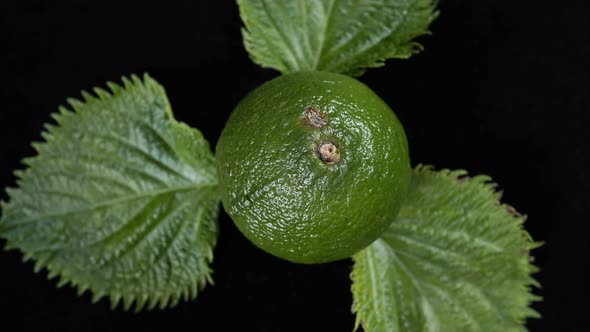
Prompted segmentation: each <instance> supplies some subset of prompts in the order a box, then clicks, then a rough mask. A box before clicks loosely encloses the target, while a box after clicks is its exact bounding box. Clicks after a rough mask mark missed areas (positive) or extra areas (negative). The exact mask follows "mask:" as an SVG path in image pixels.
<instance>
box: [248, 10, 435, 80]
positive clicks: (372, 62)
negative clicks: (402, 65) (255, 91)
mask: <svg viewBox="0 0 590 332" xmlns="http://www.w3.org/2000/svg"><path fill="white" fill-rule="evenodd" d="M238 4H239V6H240V16H241V17H242V20H243V21H244V25H245V29H243V35H244V44H245V46H246V49H247V50H248V52H249V53H250V56H251V57H252V60H253V61H254V62H256V63H257V64H259V65H260V66H262V67H270V68H274V69H276V70H278V71H280V72H282V73H283V74H286V73H289V72H295V71H302V70H322V71H330V72H335V73H342V74H348V75H352V76H360V75H361V74H362V73H363V72H364V70H365V68H372V67H381V66H383V62H384V60H385V59H389V58H399V59H407V58H409V57H410V56H411V55H412V54H414V53H416V52H417V51H419V50H420V49H421V46H420V45H419V44H418V43H416V42H414V41H412V40H413V39H414V38H416V37H418V36H420V35H424V34H427V33H428V26H429V24H430V23H431V22H432V21H433V20H434V18H435V17H436V15H437V13H436V12H434V8H435V3H434V1H432V0H290V1H275V0H238Z"/></svg>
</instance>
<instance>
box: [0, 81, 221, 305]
mask: <svg viewBox="0 0 590 332" xmlns="http://www.w3.org/2000/svg"><path fill="white" fill-rule="evenodd" d="M123 82H124V86H123V87H121V86H119V85H116V84H113V83H109V84H108V85H109V87H110V89H111V92H107V91H105V90H102V89H95V90H94V91H95V93H96V95H97V96H98V97H93V96H91V95H90V94H88V93H86V92H83V96H84V102H82V101H78V100H73V99H71V100H69V103H70V105H71V106H72V107H73V109H74V112H71V111H68V110H66V109H65V108H63V107H62V108H60V112H59V113H56V114H54V115H53V118H54V119H55V120H56V122H57V126H56V125H47V126H46V128H47V132H45V133H43V134H42V136H43V138H44V139H45V140H46V141H47V142H46V143H34V144H33V146H34V147H35V149H36V150H37V152H38V155H37V156H35V157H33V158H29V159H25V160H24V164H26V165H27V166H28V169H26V170H24V171H18V172H16V175H17V177H18V186H19V188H18V189H8V190H7V192H8V194H9V196H10V202H9V203H4V202H3V203H2V213H3V215H2V219H1V220H0V237H3V238H5V239H7V241H8V244H7V248H18V249H20V250H21V251H22V252H23V253H24V256H25V259H31V258H32V259H34V260H35V261H36V264H35V270H36V271H38V270H40V269H42V268H47V270H48V271H49V277H50V278H52V277H55V276H58V275H59V276H60V281H59V285H60V286H61V285H64V284H66V283H71V284H72V285H74V286H77V287H78V290H79V293H80V294H81V293H83V292H84V291H85V290H87V289H90V290H91V291H92V293H93V300H94V301H97V300H98V299H100V298H101V297H103V296H109V297H110V299H111V303H112V306H113V307H116V306H117V304H118V303H119V302H121V301H122V302H123V306H124V308H125V309H129V308H130V307H131V306H132V305H133V303H135V308H136V309H137V310H139V309H141V308H143V307H145V306H148V307H149V308H153V307H155V306H158V305H159V306H160V307H161V308H163V307H166V306H172V305H175V304H176V303H177V302H178V301H179V300H180V299H181V298H184V299H185V300H187V299H191V298H194V297H195V296H196V295H197V292H198V291H199V289H200V288H202V287H204V286H205V284H206V283H207V281H209V282H210V281H211V280H210V273H211V271H210V269H209V263H210V262H211V260H212V248H213V246H214V245H215V241H216V238H217V220H216V218H217V214H218V206H219V194H218V191H217V190H218V189H217V174H216V168H215V162H214V159H213V156H212V154H211V152H210V148H209V145H208V143H207V142H206V140H205V139H204V138H203V136H202V135H201V133H199V132H198V131H197V130H194V129H191V128H189V127H188V126H186V125H184V124H182V123H179V122H177V121H175V120H174V118H173V115H172V111H171V108H170V105H169V103H168V99H167V97H166V94H165V91H164V89H163V88H162V87H161V86H160V85H159V84H158V83H157V82H155V81H154V80H153V79H151V78H150V77H148V76H147V75H146V76H145V77H144V79H143V81H142V80H140V79H139V78H137V77H132V80H128V79H125V78H124V79H123Z"/></svg>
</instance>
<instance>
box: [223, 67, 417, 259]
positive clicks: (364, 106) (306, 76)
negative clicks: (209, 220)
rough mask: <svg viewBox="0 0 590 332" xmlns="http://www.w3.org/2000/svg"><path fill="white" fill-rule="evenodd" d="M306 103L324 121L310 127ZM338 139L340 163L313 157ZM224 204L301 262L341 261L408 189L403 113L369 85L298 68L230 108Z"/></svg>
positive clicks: (241, 224)
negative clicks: (323, 145) (395, 110)
mask: <svg viewBox="0 0 590 332" xmlns="http://www.w3.org/2000/svg"><path fill="white" fill-rule="evenodd" d="M309 107H312V108H314V109H315V110H319V111H320V112H323V113H324V114H325V116H326V118H327V119H328V121H327V124H326V125H324V126H322V127H321V128H317V127H314V126H306V125H305V123H304V121H302V115H303V113H304V111H305V109H306V108H309ZM322 142H331V143H333V144H335V145H336V146H337V147H338V148H339V150H340V154H341V158H340V161H339V162H337V163H335V164H332V165H328V164H326V163H324V162H322V160H321V159H320V158H319V157H318V153H317V149H318V146H319V145H320V144H321V143H322ZM216 155H217V160H218V168H219V175H220V183H221V188H222V192H223V194H222V196H223V197H222V200H223V205H224V207H225V209H226V211H227V213H228V214H229V215H230V216H231V218H232V219H233V221H234V222H235V224H236V225H237V227H238V228H239V229H240V231H241V232H242V233H243V234H244V235H245V236H246V237H247V238H248V239H250V241H252V242H253V243H254V244H255V245H257V246H258V247H259V248H261V249H263V250H265V251H267V252H269V253H271V254H273V255H275V256H278V257H281V258H284V259H286V260H289V261H292V262H297V263H323V262H329V261H334V260H338V259H343V258H346V257H349V256H351V255H352V254H354V253H356V252H357V251H359V250H361V249H363V248H364V247H366V246H367V245H369V244H371V243H372V242H373V241H374V240H376V239H377V238H378V237H379V236H380V235H381V234H382V233H383V232H384V231H385V230H386V229H387V227H388V226H389V225H390V223H391V222H392V221H393V220H394V218H395V216H396V215H397V213H398V211H399V208H400V204H401V202H402V201H403V198H404V196H405V193H406V190H407V188H408V184H409V180H410V176H411V168H410V160H409V155H408V143H407V139H406V136H405V133H404V130H403V128H402V125H401V124H400V122H399V120H398V119H397V117H396V116H395V114H394V113H393V112H392V111H391V109H390V108H389V107H388V106H387V105H386V104H385V103H384V102H383V101H382V100H381V99H380V98H379V97H378V96H377V95H376V94H375V93H374V92H373V91H371V89H369V88H368V87H367V86H366V85H364V84H362V83H361V82H359V81H357V80H355V79H353V78H351V77H348V76H344V75H339V74H334V73H326V72H298V73H293V74H288V75H283V76H280V77H278V78H276V79H274V80H271V81H269V82H266V83H265V84H263V85H262V86H260V87H259V88H257V89H256V90H254V91H253V92H251V93H250V94H249V95H248V96H247V97H246V98H244V99H243V100H242V101H241V102H240V104H239V105H238V106H237V107H236V109H235V110H234V111H233V113H232V114H231V117H230V119H229V121H228V122H227V124H226V127H225V129H224V130H223V133H222V135H221V137H220V140H219V143H218V145H217V148H216Z"/></svg>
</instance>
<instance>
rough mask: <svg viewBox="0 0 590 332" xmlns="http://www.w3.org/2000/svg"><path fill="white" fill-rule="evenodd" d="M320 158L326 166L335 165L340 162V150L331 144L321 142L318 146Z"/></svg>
mask: <svg viewBox="0 0 590 332" xmlns="http://www.w3.org/2000/svg"><path fill="white" fill-rule="evenodd" d="M318 156H319V157H320V159H321V160H322V161H323V162H324V164H326V165H334V164H335V163H337V162H339V161H340V150H339V149H338V147H337V146H336V145H335V144H334V143H331V142H321V143H320V145H319V146H318Z"/></svg>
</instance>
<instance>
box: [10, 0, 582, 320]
mask: <svg viewBox="0 0 590 332" xmlns="http://www.w3.org/2000/svg"><path fill="white" fill-rule="evenodd" d="M440 9H441V11H442V13H441V16H440V17H439V18H438V19H437V20H436V22H435V23H434V24H433V25H432V31H433V34H432V36H428V37H423V38H421V39H420V41H421V42H422V43H423V44H424V46H425V51H424V52H423V53H421V54H419V55H417V56H415V57H414V58H412V59H411V60H408V61H389V62H388V64H387V66H386V67H384V68H380V69H376V70H371V71H369V72H368V73H367V74H366V75H365V76H363V77H362V78H361V80H362V81H363V82H365V83H366V84H368V85H369V86H370V87H371V88H373V89H374V91H375V92H376V93H377V94H379V95H380V96H381V97H382V98H383V99H384V100H385V101H386V102H387V103H388V104H389V105H390V106H391V107H392V108H393V109H394V110H395V111H396V114H397V115H398V117H399V118H400V119H401V120H402V122H403V123H404V125H405V128H406V131H407V135H408V138H409V141H410V149H411V157H412V160H413V162H414V164H417V163H426V164H434V165H436V166H437V167H439V168H452V169H456V168H463V169H467V170H469V171H470V173H471V174H479V173H484V174H489V175H491V176H493V178H494V179H495V181H496V182H498V183H499V184H500V188H501V189H502V190H504V201H506V202H509V203H510V204H512V205H514V206H515V207H517V208H518V209H519V211H521V212H523V213H526V214H527V215H528V216H529V219H528V221H527V223H526V227H527V229H528V230H529V231H530V233H531V234H532V235H533V237H534V238H535V239H538V240H543V241H545V242H546V244H545V246H544V247H542V248H540V249H538V250H536V251H535V252H534V255H535V256H536V264H537V265H538V266H539V267H540V268H541V272H540V273H539V274H537V275H536V277H537V279H538V280H539V281H540V282H541V283H542V284H543V290H541V291H537V293H539V294H542V295H543V296H544V297H545V300H544V301H543V302H540V303H536V304H535V305H534V307H535V308H536V309H537V310H538V311H540V313H541V314H542V315H543V316H544V318H543V319H541V320H531V321H529V324H528V326H529V328H530V329H531V330H532V331H587V330H589V329H590V327H588V326H589V325H590V324H589V322H588V318H587V317H588V315H586V313H585V310H584V307H585V302H587V301H588V300H587V298H588V295H589V294H588V289H587V288H588V286H587V285H586V284H585V281H586V280H587V278H588V277H590V276H589V274H588V266H589V265H588V259H587V258H586V256H587V255H588V254H589V253H590V251H589V250H588V249H589V245H588V243H589V240H588V239H587V238H588V236H587V235H586V231H587V229H588V227H587V226H586V224H587V223H588V218H587V217H586V215H585V211H584V209H585V206H584V205H585V204H587V201H588V199H587V198H588V196H587V191H588V190H587V189H588V187H587V186H588V184H587V179H586V178H587V175H586V174H584V171H585V170H586V169H587V168H588V166H589V162H588V161H589V160H588V158H587V153H585V152H584V145H585V141H584V133H585V131H586V126H587V124H588V121H587V120H588V112H590V109H589V107H588V106H589V105H590V103H589V96H588V93H589V92H590V84H589V83H590V80H589V79H588V78H589V75H590V66H588V62H584V61H583V60H584V59H585V58H586V59H587V58H588V57H589V56H590V46H589V45H590V25H589V24H588V23H589V22H588V17H589V15H588V11H586V10H585V8H584V5H583V4H582V2H581V1H580V4H578V5H577V4H575V3H574V2H572V1H570V2H557V1H552V2H549V1H548V2H547V4H546V5H545V4H543V3H542V2H541V1H512V0H502V1H498V0H486V1H483V0H479V1H467V0H441V1H440ZM240 26H241V22H240V19H239V16H238V11H237V7H236V5H235V3H234V1H213V0H211V1H188V0H185V1H178V0H174V1H172V0H171V1H166V2H154V3H149V2H146V1H141V2H139V1H138V2H132V1H110V0H109V1H107V0H101V1H21V2H18V1H13V2H11V1H7V2H2V4H0V37H1V44H0V81H1V82H2V86H1V89H0V188H4V187H6V186H13V185H14V184H15V178H14V176H13V175H12V170H14V169H18V168H21V167H22V166H21V165H20V159H22V158H23V157H26V156H30V155H32V154H33V150H32V148H31V147H30V145H29V143H30V142H31V141H34V140H40V132H41V129H42V124H43V123H45V122H47V121H49V120H50V118H49V114H50V113H51V112H54V111H55V110H56V109H57V106H58V105H60V104H62V103H64V100H65V98H67V97H70V96H79V91H80V90H81V89H90V88H92V87H93V86H102V85H103V84H104V82H105V81H108V80H118V78H119V77H121V76H122V75H128V74H131V73H143V72H149V73H150V74H151V75H152V76H153V77H154V78H156V79H157V80H158V81H159V82H161V83H162V84H163V85H164V86H165V87H166V89H167V92H168V95H169V98H170V101H171V103H172V107H173V109H174V112H175V115H176V117H177V118H178V119H179V120H181V121H184V122H186V123H188V124H190V125H192V126H195V127H197V128H199V129H200V130H201V131H202V132H203V133H204V135H205V137H206V138H207V139H208V140H209V141H210V142H211V144H212V146H214V145H215V143H216V141H217V138H218V137H219V134H220V132H221V130H222V128H223V126H224V123H225V121H226V119H227V117H228V115H229V113H230V112H231V110H232V108H233V107H234V106H235V105H236V104H237V102H238V101H239V100H240V99H241V97H243V96H244V95H245V94H246V93H247V92H248V91H250V90H251V89H253V88H255V87H256V86H258V85H259V84H261V83H262V82H264V81H266V80H268V79H271V78H273V77H275V76H276V75H277V73H276V72H274V71H272V70H263V69H261V68H259V67H257V66H256V65H255V64H253V63H252V62H251V61H250V60H249V58H248V56H247V54H246V52H245V51H244V49H243V47H242V41H241V35H240ZM0 197H1V198H3V199H6V195H5V193H4V192H2V193H1V194H0ZM220 228H221V230H220V238H219V244H218V246H217V249H216V251H215V261H214V263H213V268H214V270H215V274H214V279H215V286H212V287H207V288H206V289H205V290H204V291H203V292H202V293H201V294H200V295H199V297H198V298H197V299H196V300H195V301H192V302H190V303H182V304H180V305H178V306H177V307H176V308H174V309H168V310H164V311H153V312H142V313H140V314H134V313H126V312H124V311H122V310H120V309H118V310H115V311H111V310H110V309H109V304H108V302H107V301H106V300H102V301H100V302H99V303H98V304H94V305H93V304H90V296H89V295H88V294H85V295H83V296H82V297H77V296H76V293H75V291H74V290H73V289H72V288H70V287H65V288H62V289H57V288H56V287H55V281H48V280H46V273H45V272H41V273H39V274H34V273H33V271H32V270H33V269H32V263H30V262H29V263H24V264H23V263H21V257H20V254H19V253H18V252H15V251H11V252H0V307H1V308H0V330H1V331H22V330H26V331H41V330H43V331H111V330H121V331H126V330H139V331H142V330H143V331H162V330H171V329H176V328H177V327H180V326H183V327H184V328H188V329H190V330H199V331H226V330H227V331H235V330H243V331H350V330H351V329H352V326H353V323H354V316H353V315H352V314H351V313H350V307H351V302H352V297H351V295H350V291H349V287H350V282H349V273H350V271H351V268H352V264H351V262H350V261H341V262H335V263H331V264H324V265H315V266H305V265H297V264H291V263H288V262H285V261H282V260H280V259H277V258H274V257H271V256H269V255H267V254H265V253H264V252H262V251H260V250H258V249H256V248H255V247H254V246H252V245H251V244H250V243H249V242H248V241H247V240H246V239H245V238H244V237H242V236H241V235H240V233H239V232H238V231H237V229H236V228H235V227H234V225H233V224H232V222H231V220H230V219H229V217H228V216H227V215H225V214H223V213H222V216H221V221H220ZM3 243H4V242H3V241H1V240H0V245H3Z"/></svg>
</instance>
